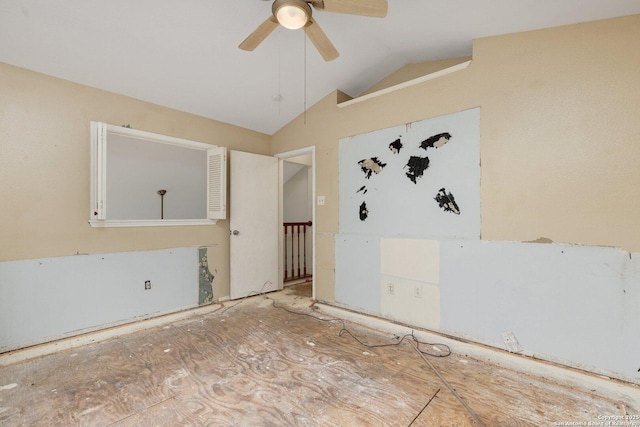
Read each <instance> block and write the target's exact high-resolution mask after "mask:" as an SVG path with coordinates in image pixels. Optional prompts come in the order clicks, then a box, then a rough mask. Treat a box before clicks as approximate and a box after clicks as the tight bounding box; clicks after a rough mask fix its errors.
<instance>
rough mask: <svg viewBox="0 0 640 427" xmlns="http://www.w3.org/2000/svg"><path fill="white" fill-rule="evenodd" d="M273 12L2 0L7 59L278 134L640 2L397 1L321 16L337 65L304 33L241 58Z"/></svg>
mask: <svg viewBox="0 0 640 427" xmlns="http://www.w3.org/2000/svg"><path fill="white" fill-rule="evenodd" d="M362 1H366V0H362ZM270 11H271V1H261V0H226V1H225V0H63V1H52V0H0V62H5V63H8V64H12V65H16V66H19V67H24V68H27V69H30V70H35V71H39V72H41V73H45V74H49V75H52V76H56V77H61V78H63V79H67V80H71V81H74V82H78V83H81V84H85V85H88V86H92V87H96V88H100V89H104V90H107V91H111V92H115V93H119V94H124V95H128V96H131V97H134V98H138V99H141V100H145V101H150V102H153V103H156V104H160V105H165V106H168V107H171V108H175V109H178V110H182V111H187V112H190V113H194V114H197V115H200V116H204V117H209V118H212V119H216V120H221V121H223V122H227V123H232V124H235V125H238V126H242V127H245V128H249V129H253V130H256V131H260V132H264V133H266V134H269V135H271V134H273V133H274V132H276V131H277V130H278V129H280V128H281V127H282V126H284V125H285V124H287V123H288V122H289V121H291V120H292V119H293V118H295V117H296V116H298V115H299V114H301V113H302V112H303V111H304V109H305V107H309V106H311V105H313V104H314V103H316V102H317V101H318V100H320V99H322V98H323V97H324V96H326V95H327V94H329V93H330V92H331V91H333V90H335V89H340V90H342V91H344V92H346V93H348V94H349V95H351V96H357V95H359V94H360V93H361V92H362V91H364V90H365V89H367V88H368V87H370V86H371V85H372V84H374V83H376V82H378V81H379V80H381V79H382V78H383V77H385V76H387V75H388V74H390V73H391V72H393V71H395V70H396V69H398V68H400V67H402V66H403V65H406V64H409V63H415V62H422V61H426V60H436V59H444V58H452V57H458V56H467V55H470V54H471V41H472V39H474V38H479V37H484V36H490V35H497V34H505V33H512V32H518V31H525V30H531V29H539V28H546V27H553V26H558V25H564V24H570V23H576V22H584V21H592V20H597V19H604V18H610V17H615V16H623V15H631V14H637V13H640V1H639V0H455V1H452V0H389V12H388V15H387V17H386V18H382V19H381V18H368V17H361V16H353V15H343V14H336V13H329V12H322V11H320V12H318V11H315V10H314V15H313V16H314V18H315V19H316V21H317V22H318V23H319V24H320V26H321V27H322V29H323V30H324V32H325V33H326V34H327V36H328V37H329V38H330V39H331V41H332V42H333V44H334V45H335V46H336V48H337V49H338V51H339V52H340V57H339V58H338V59H336V60H334V61H332V62H328V63H327V62H324V61H323V60H322V58H321V57H320V55H319V54H318V52H317V51H316V50H315V48H314V47H313V45H312V44H311V43H310V42H308V41H307V42H306V41H305V40H306V39H305V34H304V32H303V31H301V30H297V31H291V30H286V29H283V28H278V29H277V30H276V31H275V32H274V33H272V34H271V35H270V36H269V37H268V38H267V39H266V40H265V41H264V42H263V43H262V44H261V45H260V46H258V48H257V49H256V50H255V51H253V52H245V51H243V50H240V49H238V47H237V46H238V44H240V42H242V41H243V40H244V38H245V37H246V36H247V35H249V33H251V32H252V31H253V30H254V29H255V28H256V27H257V26H258V25H259V24H260V23H261V22H263V21H264V20H265V19H266V18H267V17H268V16H269V14H270ZM305 46H306V53H305ZM277 95H280V96H281V97H282V100H281V101H280V102H276V101H274V97H276V96H277ZM0 96H1V94H0Z"/></svg>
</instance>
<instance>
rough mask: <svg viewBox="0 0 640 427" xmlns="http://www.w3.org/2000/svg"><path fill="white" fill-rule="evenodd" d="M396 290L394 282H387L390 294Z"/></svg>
mask: <svg viewBox="0 0 640 427" xmlns="http://www.w3.org/2000/svg"><path fill="white" fill-rule="evenodd" d="M394 292H395V288H394V286H393V283H387V293H388V294H389V295H393V294H394Z"/></svg>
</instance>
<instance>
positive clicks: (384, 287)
mask: <svg viewBox="0 0 640 427" xmlns="http://www.w3.org/2000/svg"><path fill="white" fill-rule="evenodd" d="M380 293H381V303H380V305H381V313H382V315H383V316H385V317H386V318H389V319H393V320H398V321H400V322H403V323H407V324H409V325H415V326H417V327H421V328H426V329H432V330H433V329H439V328H440V289H439V288H438V286H435V285H431V284H428V283H422V282H418V281H415V280H406V279H399V278H397V277H389V276H382V278H381V279H380Z"/></svg>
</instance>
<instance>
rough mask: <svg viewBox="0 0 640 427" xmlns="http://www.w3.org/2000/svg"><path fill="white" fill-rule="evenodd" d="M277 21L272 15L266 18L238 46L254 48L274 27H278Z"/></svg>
mask: <svg viewBox="0 0 640 427" xmlns="http://www.w3.org/2000/svg"><path fill="white" fill-rule="evenodd" d="M278 25H280V24H278V21H276V18H274V17H273V16H270V17H269V18H267V20H266V21H264V22H263V23H262V24H260V25H259V26H258V28H256V29H255V31H254V32H253V33H251V34H249V37H247V38H246V39H244V41H243V42H242V43H240V46H238V47H239V48H240V49H242V50H254V49H255V48H256V47H258V45H259V44H260V43H262V42H263V41H264V39H266V38H267V36H268V35H269V34H271V33H272V32H273V30H275V29H276V28H278Z"/></svg>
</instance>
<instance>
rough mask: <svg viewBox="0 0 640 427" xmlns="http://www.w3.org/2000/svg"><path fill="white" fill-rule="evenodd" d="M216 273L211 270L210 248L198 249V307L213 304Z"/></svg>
mask: <svg viewBox="0 0 640 427" xmlns="http://www.w3.org/2000/svg"><path fill="white" fill-rule="evenodd" d="M214 273H215V274H214ZM214 273H212V272H211V271H210V270H209V248H206V247H203V248H198V305H206V304H211V303H212V302H213V280H214V279H215V277H216V276H215V275H216V274H217V271H215V272H214Z"/></svg>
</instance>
